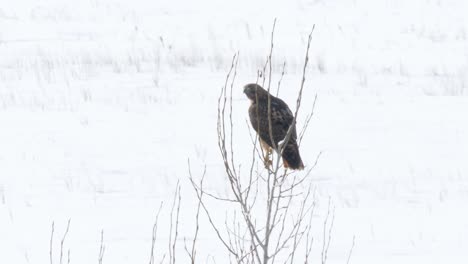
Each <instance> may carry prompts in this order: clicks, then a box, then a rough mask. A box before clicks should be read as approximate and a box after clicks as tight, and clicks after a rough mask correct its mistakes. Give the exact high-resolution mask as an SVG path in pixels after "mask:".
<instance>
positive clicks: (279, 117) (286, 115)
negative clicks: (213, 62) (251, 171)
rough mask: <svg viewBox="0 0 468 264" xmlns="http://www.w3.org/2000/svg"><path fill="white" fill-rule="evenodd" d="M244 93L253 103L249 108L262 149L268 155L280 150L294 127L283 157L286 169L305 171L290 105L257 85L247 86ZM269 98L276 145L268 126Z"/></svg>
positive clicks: (272, 129) (272, 131) (251, 120)
mask: <svg viewBox="0 0 468 264" xmlns="http://www.w3.org/2000/svg"><path fill="white" fill-rule="evenodd" d="M244 93H245V94H246V95H247V97H248V98H249V99H250V101H251V102H252V104H251V105H250V107H249V116H250V122H251V123H252V127H253V128H254V129H255V131H256V132H257V134H258V135H259V137H260V141H261V145H262V147H263V148H264V149H265V148H266V153H267V155H268V153H271V149H272V148H273V149H274V148H275V147H276V148H278V144H279V143H280V142H282V141H283V140H284V138H285V137H286V134H287V133H288V129H289V127H290V126H291V125H293V128H292V133H291V136H290V138H289V140H288V142H287V144H286V146H285V147H284V150H283V153H282V155H281V156H282V158H283V164H284V167H285V168H290V169H294V170H298V169H299V170H302V169H304V164H303V163H302V160H301V156H300V155H299V147H298V146H297V142H296V139H297V134H296V125H295V124H293V120H294V116H293V113H292V112H291V110H290V109H289V107H288V105H287V104H286V103H285V102H283V100H281V99H279V98H277V97H274V96H273V95H271V94H269V93H268V91H266V90H265V89H263V88H262V87H261V86H260V85H258V84H255V83H251V84H247V85H245V86H244ZM268 96H270V113H271V135H272V136H273V142H274V145H273V144H272V141H271V139H270V130H269V124H268V122H269V121H268ZM267 157H268V156H267ZM266 160H267V158H266ZM267 162H269V161H267Z"/></svg>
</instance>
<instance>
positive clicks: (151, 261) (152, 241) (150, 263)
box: [149, 202, 163, 264]
mask: <svg viewBox="0 0 468 264" xmlns="http://www.w3.org/2000/svg"><path fill="white" fill-rule="evenodd" d="M162 206H163V202H161V203H160V204H159V209H158V212H157V213H156V219H155V220H154V224H153V233H152V236H151V254H150V261H149V264H154V247H155V244H156V237H157V233H158V221H159V214H160V213H161V208H162Z"/></svg>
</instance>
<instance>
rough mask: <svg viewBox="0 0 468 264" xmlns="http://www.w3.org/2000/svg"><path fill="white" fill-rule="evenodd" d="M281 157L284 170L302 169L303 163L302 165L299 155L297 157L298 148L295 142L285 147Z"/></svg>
mask: <svg viewBox="0 0 468 264" xmlns="http://www.w3.org/2000/svg"><path fill="white" fill-rule="evenodd" d="M281 156H282V157H283V164H284V167H285V168H290V169H293V170H302V169H304V163H302V159H301V155H299V147H298V146H297V143H296V142H294V143H291V144H288V145H286V147H285V148H284V150H283V154H282V155H281Z"/></svg>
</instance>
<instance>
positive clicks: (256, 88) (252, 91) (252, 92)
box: [244, 83, 268, 102]
mask: <svg viewBox="0 0 468 264" xmlns="http://www.w3.org/2000/svg"><path fill="white" fill-rule="evenodd" d="M244 93H245V95H247V97H248V98H249V99H250V100H251V101H252V102H256V101H257V98H263V97H266V96H268V92H267V91H265V89H263V88H262V87H261V86H260V85H258V84H256V83H249V84H247V85H245V86H244Z"/></svg>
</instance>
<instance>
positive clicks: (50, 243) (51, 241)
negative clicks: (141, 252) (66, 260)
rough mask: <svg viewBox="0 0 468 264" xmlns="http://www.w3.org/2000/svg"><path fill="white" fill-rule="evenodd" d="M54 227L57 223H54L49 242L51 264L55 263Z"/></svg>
mask: <svg viewBox="0 0 468 264" xmlns="http://www.w3.org/2000/svg"><path fill="white" fill-rule="evenodd" d="M54 226H55V223H54V221H52V229H51V231H50V240H49V259H50V264H53V263H54V258H53V242H54V229H55V228H54Z"/></svg>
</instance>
